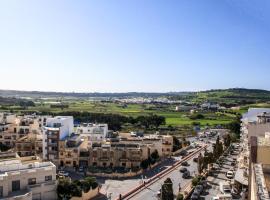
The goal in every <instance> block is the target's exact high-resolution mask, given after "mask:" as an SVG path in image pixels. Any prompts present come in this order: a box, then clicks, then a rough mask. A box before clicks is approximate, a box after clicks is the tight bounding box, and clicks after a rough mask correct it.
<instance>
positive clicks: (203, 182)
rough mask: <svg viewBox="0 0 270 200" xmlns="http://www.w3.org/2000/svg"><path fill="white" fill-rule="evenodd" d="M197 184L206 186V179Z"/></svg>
mask: <svg viewBox="0 0 270 200" xmlns="http://www.w3.org/2000/svg"><path fill="white" fill-rule="evenodd" d="M199 185H201V186H203V188H204V189H205V188H207V187H208V184H207V181H206V180H202V181H201V182H200V184H199Z"/></svg>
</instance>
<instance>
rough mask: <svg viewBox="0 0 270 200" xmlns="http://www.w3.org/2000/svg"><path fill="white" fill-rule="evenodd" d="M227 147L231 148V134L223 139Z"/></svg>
mask: <svg viewBox="0 0 270 200" xmlns="http://www.w3.org/2000/svg"><path fill="white" fill-rule="evenodd" d="M223 140H224V145H225V147H229V146H230V145H231V136H230V135H229V134H227V135H225V136H224V137H223Z"/></svg>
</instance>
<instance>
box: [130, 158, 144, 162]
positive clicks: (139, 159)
mask: <svg viewBox="0 0 270 200" xmlns="http://www.w3.org/2000/svg"><path fill="white" fill-rule="evenodd" d="M129 160H130V161H132V162H141V158H140V157H134V158H130V159H129Z"/></svg>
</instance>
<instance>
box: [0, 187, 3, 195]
mask: <svg viewBox="0 0 270 200" xmlns="http://www.w3.org/2000/svg"><path fill="white" fill-rule="evenodd" d="M0 197H3V186H0Z"/></svg>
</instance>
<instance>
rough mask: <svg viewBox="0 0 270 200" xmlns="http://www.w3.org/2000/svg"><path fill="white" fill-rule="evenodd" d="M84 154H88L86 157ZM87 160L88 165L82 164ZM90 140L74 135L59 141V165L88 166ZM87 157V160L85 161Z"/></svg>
mask: <svg viewBox="0 0 270 200" xmlns="http://www.w3.org/2000/svg"><path fill="white" fill-rule="evenodd" d="M83 152H85V153H86V154H85V155H84V154H83ZM80 155H81V157H82V158H81V160H86V164H82V163H81V164H80ZM89 155H90V154H89V149H88V140H87V139H85V138H84V137H82V136H80V135H74V136H71V137H69V138H67V139H66V140H63V141H59V165H60V166H66V167H78V166H87V163H88V160H89ZM85 157H86V159H84V158H85Z"/></svg>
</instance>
